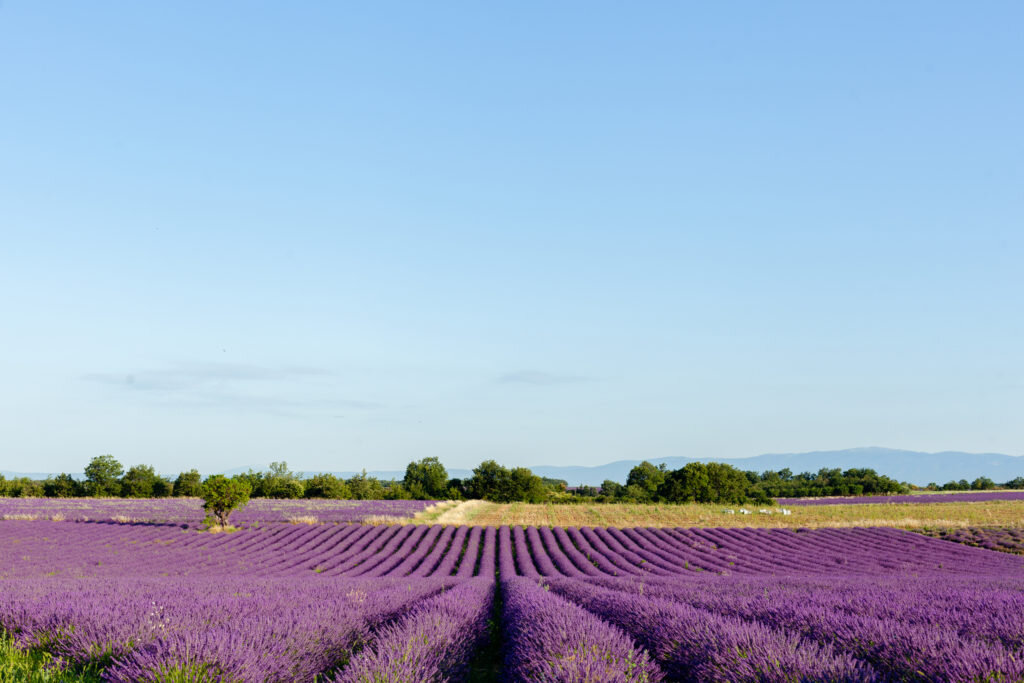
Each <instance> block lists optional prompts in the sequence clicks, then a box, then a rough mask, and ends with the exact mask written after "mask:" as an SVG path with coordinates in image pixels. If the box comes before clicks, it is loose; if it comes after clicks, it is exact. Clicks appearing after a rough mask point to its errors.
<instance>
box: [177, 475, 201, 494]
mask: <svg viewBox="0 0 1024 683" xmlns="http://www.w3.org/2000/svg"><path fill="white" fill-rule="evenodd" d="M202 486H203V479H202V477H201V476H199V470H189V471H188V472H182V473H180V474H179V475H178V478H177V479H175V480H174V495H175V496H198V495H199V491H200V489H201V488H202Z"/></svg>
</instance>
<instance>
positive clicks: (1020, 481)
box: [1003, 477, 1024, 489]
mask: <svg viewBox="0 0 1024 683" xmlns="http://www.w3.org/2000/svg"><path fill="white" fill-rule="evenodd" d="M1003 486H1004V487H1006V488H1008V489H1024V477H1017V478H1015V479H1011V480H1010V481H1008V482H1006V483H1005V484H1003Z"/></svg>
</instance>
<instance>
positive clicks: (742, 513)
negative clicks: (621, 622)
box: [740, 508, 750, 515]
mask: <svg viewBox="0 0 1024 683" xmlns="http://www.w3.org/2000/svg"><path fill="white" fill-rule="evenodd" d="M740 514H741V515H749V514H750V510H748V509H747V508H740Z"/></svg>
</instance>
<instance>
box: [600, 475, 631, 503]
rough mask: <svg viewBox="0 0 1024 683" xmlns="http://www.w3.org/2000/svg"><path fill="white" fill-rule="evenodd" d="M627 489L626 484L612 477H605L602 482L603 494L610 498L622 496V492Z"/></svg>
mask: <svg viewBox="0 0 1024 683" xmlns="http://www.w3.org/2000/svg"><path fill="white" fill-rule="evenodd" d="M625 489H626V487H625V486H623V485H622V484H620V483H619V482H617V481H612V480H611V479H605V480H604V481H603V482H601V495H602V496H606V497H608V498H621V497H622V494H623V493H625Z"/></svg>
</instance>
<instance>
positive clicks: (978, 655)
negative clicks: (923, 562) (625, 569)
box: [598, 579, 1024, 682]
mask: <svg viewBox="0 0 1024 683" xmlns="http://www.w3.org/2000/svg"><path fill="white" fill-rule="evenodd" d="M598 583H599V584H600V585H601V586H602V587H612V588H615V589H617V590H618V591H619V592H620V594H624V595H626V594H628V595H631V596H633V597H634V598H636V599H640V598H641V597H642V596H645V595H648V594H650V593H651V592H656V593H657V595H659V596H662V597H664V598H666V599H669V600H671V601H673V602H675V603H678V604H685V605H692V606H694V607H696V608H698V609H703V610H707V611H709V612H712V613H715V614H723V615H726V616H727V617H735V618H738V619H742V620H745V621H747V622H754V623H758V624H763V625H765V626H767V627H769V628H771V629H774V630H777V631H779V632H792V633H797V634H800V635H801V636H803V637H805V638H807V639H809V640H812V641H815V642H818V643H821V644H823V645H832V646H834V647H836V648H839V649H841V650H843V651H845V652H848V653H850V654H852V655H853V656H855V657H857V658H858V659H861V660H863V661H866V662H869V663H870V664H871V665H872V666H873V667H874V668H875V669H876V670H877V671H879V672H880V673H881V674H883V675H884V676H885V677H886V678H887V679H888V678H895V679H896V680H901V681H922V682H924V681H974V680H1008V681H1017V680H1020V679H1021V678H1024V661H1021V659H1020V656H1019V655H1020V650H1019V648H1017V647H1013V646H1014V645H1016V644H1017V643H1019V642H1020V640H1021V636H1020V633H1021V632H1020V625H1021V623H1022V619H1021V617H1020V613H1019V607H1020V604H1019V601H1014V600H1013V598H1012V597H1011V596H1010V595H1009V594H1004V595H1003V596H1000V599H998V600H997V601H995V602H989V604H988V607H989V608H990V609H998V610H999V612H998V613H997V614H999V616H1002V617H1003V618H1002V619H999V618H998V617H997V618H996V619H994V620H984V619H976V620H972V619H970V618H969V617H968V618H967V619H964V618H963V617H964V616H966V615H961V617H960V618H958V617H957V616H955V613H956V611H957V610H958V608H959V610H961V611H963V610H971V611H972V612H976V611H978V610H979V608H981V607H982V606H983V605H984V602H982V601H979V600H977V598H975V600H971V599H970V598H969V597H968V598H966V599H957V598H956V597H955V596H948V597H951V598H952V600H950V601H949V602H947V603H939V604H932V605H921V604H920V603H921V602H922V601H923V600H927V599H928V598H927V596H925V595H922V592H921V591H920V590H918V589H916V587H915V586H914V584H913V582H908V583H905V584H903V585H900V586H899V588H898V589H896V590H888V591H883V592H880V593H876V594H874V595H871V594H863V593H862V594H861V595H860V596H859V597H860V599H859V600H857V599H851V597H852V596H851V595H850V594H849V593H846V594H844V593H843V592H842V591H839V592H837V594H835V595H833V594H831V593H830V592H829V591H828V590H822V589H823V586H822V585H820V584H818V585H815V586H813V587H812V588H811V589H809V590H808V589H804V590H800V589H799V588H795V589H794V588H793V587H789V589H788V590H787V585H786V583H787V582H785V581H783V582H780V581H778V580H774V579H771V580H765V579H753V580H750V581H743V582H729V583H724V584H722V585H716V587H715V590H711V591H709V590H708V589H707V586H706V585H700V584H694V583H693V582H685V581H672V580H667V579H652V580H650V581H648V582H647V584H646V585H640V584H638V583H636V582H627V581H622V580H615V581H607V580H603V581H598ZM615 583H618V584H619V585H615ZM780 583H781V585H780ZM904 613H906V614H904ZM957 620H959V621H960V626H961V627H962V628H957V627H956V625H955V624H954V623H952V622H954V621H957ZM1004 643H1008V644H1010V645H1011V647H1010V648H1007V647H1005V646H1004Z"/></svg>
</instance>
